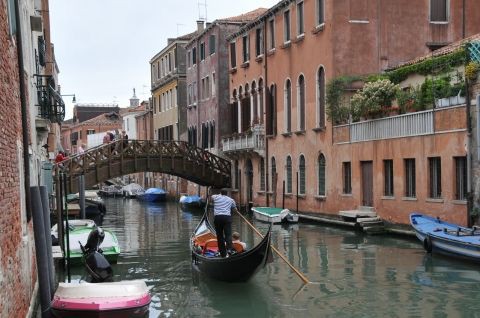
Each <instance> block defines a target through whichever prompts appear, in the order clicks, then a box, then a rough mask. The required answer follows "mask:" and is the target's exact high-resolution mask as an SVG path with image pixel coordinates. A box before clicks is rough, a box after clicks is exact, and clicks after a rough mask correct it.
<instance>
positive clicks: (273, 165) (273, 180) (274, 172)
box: [270, 157, 277, 192]
mask: <svg viewBox="0 0 480 318" xmlns="http://www.w3.org/2000/svg"><path fill="white" fill-rule="evenodd" d="M270 169H271V171H272V174H271V184H270V185H271V187H270V190H271V191H273V192H275V190H276V187H277V182H276V178H277V164H276V162H275V157H272V161H271V165H270Z"/></svg>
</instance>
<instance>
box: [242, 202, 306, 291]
mask: <svg viewBox="0 0 480 318" xmlns="http://www.w3.org/2000/svg"><path fill="white" fill-rule="evenodd" d="M236 211H237V213H238V215H240V217H241V218H242V219H243V220H244V221H245V222H246V223H247V224H248V225H249V226H250V227H251V228H252V229H253V230H254V231H255V233H257V234H258V235H260V237H261V238H263V235H262V233H260V232H259V231H258V230H257V229H256V228H255V226H253V224H252V223H250V222H249V221H248V220H247V219H246V218H245V217H244V216H243V215H242V214H241V213H240V212H239V211H238V210H236ZM270 247H271V248H272V250H273V251H274V252H275V253H277V255H278V256H280V258H281V259H283V261H284V262H285V263H287V265H288V266H290V268H291V269H292V270H293V271H294V272H295V273H296V274H297V275H298V276H299V277H300V279H301V280H302V281H303V282H304V283H305V284H309V283H310V281H309V280H308V279H307V278H306V277H305V275H303V274H302V273H301V272H300V271H299V270H298V269H296V268H295V267H294V266H293V265H292V264H290V262H289V261H288V260H287V259H286V258H285V256H283V254H282V253H280V252H279V251H278V250H277V249H276V248H275V247H274V246H273V245H272V244H270Z"/></svg>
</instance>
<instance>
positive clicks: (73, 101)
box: [61, 94, 77, 103]
mask: <svg viewBox="0 0 480 318" xmlns="http://www.w3.org/2000/svg"><path fill="white" fill-rule="evenodd" d="M61 96H73V98H72V103H76V102H77V100H76V98H75V94H61Z"/></svg>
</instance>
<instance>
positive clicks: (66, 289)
mask: <svg viewBox="0 0 480 318" xmlns="http://www.w3.org/2000/svg"><path fill="white" fill-rule="evenodd" d="M150 301H151V296H150V293H149V290H148V287H147V285H146V284H145V282H144V281H141V280H133V281H120V282H112V283H86V282H81V283H60V284H59V286H58V289H57V291H56V292H55V295H54V297H53V301H52V307H51V308H52V313H53V315H54V317H102V318H107V317H108V318H110V317H112V318H113V317H115V318H117V317H118V318H119V317H147V316H148V306H149V304H150Z"/></svg>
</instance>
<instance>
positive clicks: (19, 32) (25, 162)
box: [15, 0, 32, 222]
mask: <svg viewBox="0 0 480 318" xmlns="http://www.w3.org/2000/svg"><path fill="white" fill-rule="evenodd" d="M19 2H20V0H15V20H16V24H15V26H16V28H17V31H16V36H17V59H18V80H19V82H20V83H19V84H20V105H21V114H22V143H23V166H24V167H23V169H24V185H23V186H24V192H25V207H26V210H27V222H30V220H31V218H32V212H31V211H30V209H31V207H30V201H31V199H30V198H31V196H30V158H29V154H28V145H29V136H28V133H29V132H28V109H27V99H26V94H27V90H26V87H25V71H24V64H23V42H22V41H23V40H22V28H21V27H22V26H21V20H20V19H21V16H20V4H19Z"/></svg>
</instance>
